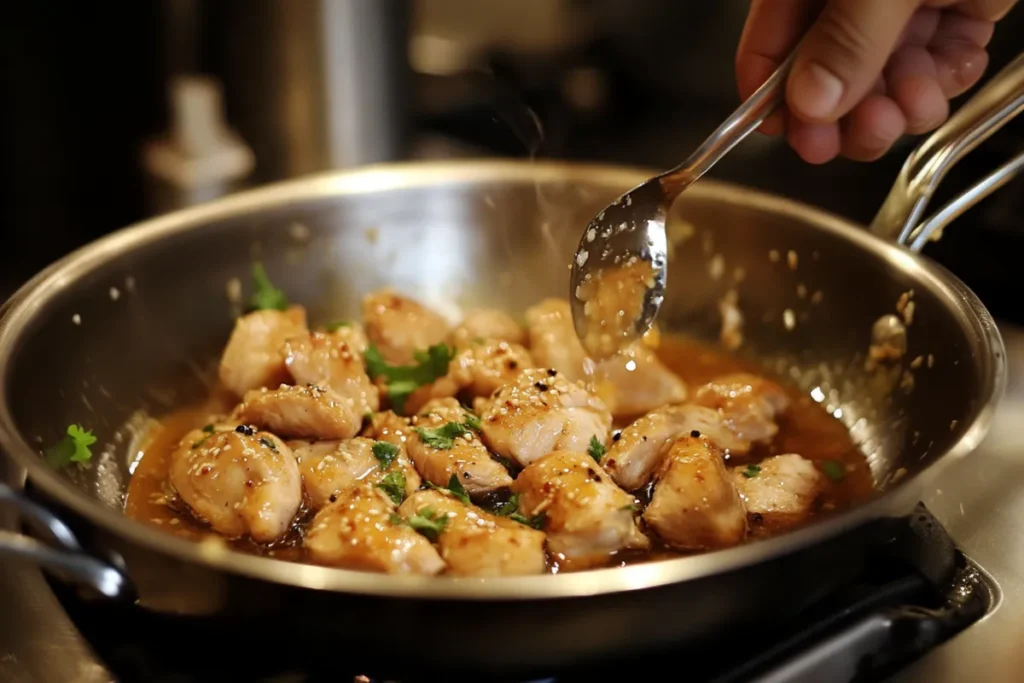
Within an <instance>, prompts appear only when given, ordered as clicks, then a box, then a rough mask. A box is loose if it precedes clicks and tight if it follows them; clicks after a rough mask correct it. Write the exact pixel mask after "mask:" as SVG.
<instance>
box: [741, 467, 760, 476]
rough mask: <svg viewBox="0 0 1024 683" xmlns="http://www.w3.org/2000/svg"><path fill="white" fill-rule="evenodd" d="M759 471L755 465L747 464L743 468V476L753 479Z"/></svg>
mask: <svg viewBox="0 0 1024 683" xmlns="http://www.w3.org/2000/svg"><path fill="white" fill-rule="evenodd" d="M760 473H761V468H760V467H758V466H757V465H747V468H746V469H745V470H743V476H744V477H746V478H747V479H753V478H754V477H756V476H757V475H758V474H760Z"/></svg>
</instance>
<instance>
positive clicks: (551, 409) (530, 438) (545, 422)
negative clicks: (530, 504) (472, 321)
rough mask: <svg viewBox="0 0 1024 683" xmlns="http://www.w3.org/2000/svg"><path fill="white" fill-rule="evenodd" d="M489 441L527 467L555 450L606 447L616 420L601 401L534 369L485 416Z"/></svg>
mask: <svg viewBox="0 0 1024 683" xmlns="http://www.w3.org/2000/svg"><path fill="white" fill-rule="evenodd" d="M480 420H481V424H482V429H483V435H484V441H485V442H486V443H487V445H488V446H490V447H491V449H492V450H493V451H494V452H495V453H497V454H498V455H501V456H503V457H506V458H511V459H512V460H514V461H516V462H518V463H519V464H520V465H523V466H524V467H525V466H526V465H529V464H530V463H532V462H533V461H534V460H536V459H537V458H540V457H541V456H543V455H546V454H547V453H550V452H551V451H555V450H565V451H586V450H587V448H588V447H589V445H590V440H591V439H593V438H597V440H598V441H599V442H600V443H601V444H604V443H606V442H607V440H608V433H609V431H610V430H611V426H612V416H611V413H609V412H608V409H607V408H605V405H604V403H603V402H602V401H601V399H599V398H597V397H596V396H594V395H593V394H592V393H590V392H589V391H587V390H586V389H584V388H583V386H582V385H580V384H578V383H576V382H570V381H569V380H567V379H566V378H565V377H563V376H562V375H560V374H559V373H557V372H555V371H554V370H540V369H536V368H534V369H531V370H526V371H524V372H522V373H520V374H519V376H518V377H516V379H515V381H514V382H512V383H510V384H506V385H505V386H504V387H502V388H501V389H499V390H498V391H497V392H496V393H495V394H494V396H493V397H492V399H491V400H489V401H488V402H487V403H486V408H485V410H484V411H483V413H482V414H481V416H480Z"/></svg>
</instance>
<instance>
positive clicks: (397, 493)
mask: <svg viewBox="0 0 1024 683" xmlns="http://www.w3.org/2000/svg"><path fill="white" fill-rule="evenodd" d="M377 488H379V489H380V490H381V491H383V492H384V493H386V494H387V496H388V498H390V499H391V500H392V502H394V504H395V505H401V504H402V501H403V500H405V474H404V473H403V472H402V470H395V471H394V472H390V473H388V475H387V476H386V477H384V478H383V479H381V480H380V483H378V484H377Z"/></svg>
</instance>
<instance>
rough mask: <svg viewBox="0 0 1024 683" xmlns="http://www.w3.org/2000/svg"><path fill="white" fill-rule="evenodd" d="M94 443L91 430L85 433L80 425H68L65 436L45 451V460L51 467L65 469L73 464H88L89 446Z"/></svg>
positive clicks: (90, 453) (90, 455) (89, 456)
mask: <svg viewBox="0 0 1024 683" xmlns="http://www.w3.org/2000/svg"><path fill="white" fill-rule="evenodd" d="M94 443H96V437H95V436H94V435H93V433H92V430H91V429H90V430H88V431H86V430H85V429H84V428H83V427H82V426H81V425H77V424H74V425H69V426H68V429H67V432H66V436H65V437H64V438H63V439H61V441H60V442H58V443H57V444H56V445H54V446H51V447H50V448H48V449H47V450H46V460H47V462H49V463H50V465H51V466H53V467H65V466H67V465H69V464H71V463H73V462H89V460H91V459H92V451H91V450H89V446H92V445H93V444H94Z"/></svg>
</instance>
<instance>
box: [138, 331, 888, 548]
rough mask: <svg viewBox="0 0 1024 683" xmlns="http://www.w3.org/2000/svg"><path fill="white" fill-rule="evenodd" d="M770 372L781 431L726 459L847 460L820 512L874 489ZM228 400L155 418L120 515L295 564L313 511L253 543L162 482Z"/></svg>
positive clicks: (831, 428) (693, 370) (681, 352)
mask: <svg viewBox="0 0 1024 683" xmlns="http://www.w3.org/2000/svg"><path fill="white" fill-rule="evenodd" d="M658 356H659V357H660V358H661V360H662V361H663V362H664V363H665V364H666V365H667V366H668V367H669V368H671V369H672V371H673V372H675V373H676V374H677V375H679V376H680V377H681V378H682V379H683V380H685V381H686V382H687V384H688V385H689V386H690V388H691V390H692V389H696V387H698V386H699V385H701V384H703V383H705V382H708V381H710V380H712V379H714V378H715V377H717V376H720V375H724V374H727V373H733V372H751V373H754V374H758V375H761V376H765V377H771V375H770V374H768V373H766V372H765V371H764V370H763V369H762V368H760V367H757V366H755V365H752V364H749V363H745V362H744V361H742V360H741V359H739V358H737V357H735V356H732V355H730V354H728V353H726V352H724V351H722V350H720V349H716V348H713V347H710V346H706V345H703V344H699V343H696V342H694V341H691V340H688V339H685V338H683V337H679V336H674V335H663V336H662V339H661V343H660V346H659V348H658ZM771 378H772V379H774V380H775V381H778V382H780V384H782V385H783V386H784V387H786V389H787V391H788V392H789V394H790V396H791V398H792V404H791V406H790V408H789V410H788V411H787V413H786V415H785V417H784V418H783V419H781V420H780V422H779V432H778V434H777V435H776V437H775V439H773V441H772V442H771V443H770V444H768V445H767V446H760V447H756V448H755V449H754V450H752V451H751V453H750V454H749V455H747V456H746V457H744V458H742V459H734V460H732V461H731V462H730V463H729V464H747V463H756V462H758V461H760V460H762V459H764V458H766V457H769V456H772V455H778V454H782V453H798V454H800V455H802V456H803V457H804V458H807V459H808V460H811V461H814V462H815V463H816V464H818V465H819V467H820V466H821V464H822V463H825V462H832V463H838V464H841V465H843V466H845V468H846V474H845V476H843V477H842V478H841V479H839V480H838V481H832V482H831V485H830V486H829V487H828V488H827V489H826V491H825V492H824V493H823V494H822V496H821V498H820V505H819V510H818V511H817V512H816V515H817V516H818V517H819V518H820V517H823V516H827V515H830V514H835V513H837V512H840V511H842V510H844V509H847V508H849V507H851V506H852V505H854V504H856V503H857V502H859V501H862V500H864V499H866V498H868V497H870V496H871V495H872V494H873V493H874V487H873V485H872V478H871V472H870V470H869V469H868V465H867V460H866V459H865V457H864V455H863V453H862V452H861V451H860V450H859V449H858V448H857V446H856V445H855V444H854V443H853V440H852V439H851V437H850V435H849V433H848V432H847V430H846V428H845V427H844V426H843V424H842V423H841V422H839V421H838V420H837V419H835V418H834V417H833V416H832V415H830V414H829V413H827V412H826V411H825V410H824V409H823V408H822V407H821V406H820V405H818V404H817V403H815V402H814V401H813V400H812V399H811V398H810V396H808V395H806V394H804V393H802V392H799V391H798V390H796V389H795V388H793V387H792V386H790V385H788V384H787V383H786V382H785V381H784V380H780V379H779V378H777V377H771ZM233 405H234V404H233V401H232V400H231V399H230V397H228V396H225V395H223V394H220V393H218V394H215V395H212V396H210V397H209V398H208V399H207V400H206V401H204V402H202V403H200V404H197V405H191V406H187V407H184V408H182V409H179V410H177V411H175V412H173V413H171V414H169V415H166V416H164V417H163V418H162V419H160V420H159V422H158V426H157V427H155V428H154V429H153V430H152V432H151V433H150V434H149V435H147V439H146V443H145V445H144V447H143V448H142V453H143V454H142V456H141V458H140V460H139V461H138V462H137V463H136V468H135V470H134V474H133V475H132V478H131V480H130V482H129V484H128V493H127V497H126V502H125V514H126V515H127V516H128V517H130V518H131V519H134V520H137V521H140V522H143V523H145V524H149V525H151V526H154V527H156V528H158V529H160V530H161V531H163V532H167V533H171V534H174V535H175V536H179V537H182V538H187V539H191V540H196V541H199V540H211V541H213V542H219V543H227V544H229V545H230V546H231V547H233V548H235V549H237V550H241V551H243V552H250V553H255V554H259V555H266V556H270V557H276V558H278V559H285V560H291V561H299V562H301V561H303V560H304V552H303V549H302V545H301V543H302V529H303V527H304V525H305V524H306V523H308V521H309V519H310V516H311V515H310V513H309V511H308V510H307V509H306V508H305V506H304V507H303V509H302V510H300V513H299V515H298V516H297V521H296V523H295V525H294V526H293V528H292V530H291V531H290V532H289V534H288V535H287V536H286V537H285V538H284V539H283V540H281V541H279V542H277V543H275V544H273V545H258V544H256V543H253V542H251V541H248V540H237V541H227V540H225V539H223V538H222V537H221V536H220V535H219V534H217V533H216V532H214V531H212V530H211V529H210V528H209V527H208V526H206V525H205V524H204V523H202V522H201V521H199V520H197V519H196V518H194V517H193V516H192V515H191V514H190V513H189V512H188V510H187V509H186V508H185V507H184V506H183V505H182V504H181V503H180V501H177V500H176V499H175V497H174V496H173V494H172V492H171V491H170V489H169V487H168V484H167V472H168V467H169V462H170V457H171V453H172V452H173V451H174V449H175V447H176V446H177V444H178V442H179V441H180V440H181V438H182V437H183V436H184V435H185V434H186V433H187V432H188V431H190V430H192V429H195V428H197V427H201V426H202V425H204V424H206V423H208V422H209V421H210V416H211V415H214V414H224V413H227V412H229V411H230V410H231V408H232V407H233ZM621 426H623V425H621V424H617V425H616V427H621ZM752 532H753V533H752V538H758V537H764V536H770V535H772V533H773V532H772V530H771V529H767V528H760V529H758V528H753V529H752ZM682 554H683V553H679V552H675V551H671V550H666V549H664V548H660V547H658V546H657V545H655V546H654V547H653V549H652V550H651V551H649V552H645V553H640V554H638V553H629V554H627V555H624V556H622V557H618V558H614V559H613V558H609V564H632V563H635V562H639V561H650V560H656V559H665V558H668V557H677V556H679V555H682Z"/></svg>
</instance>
